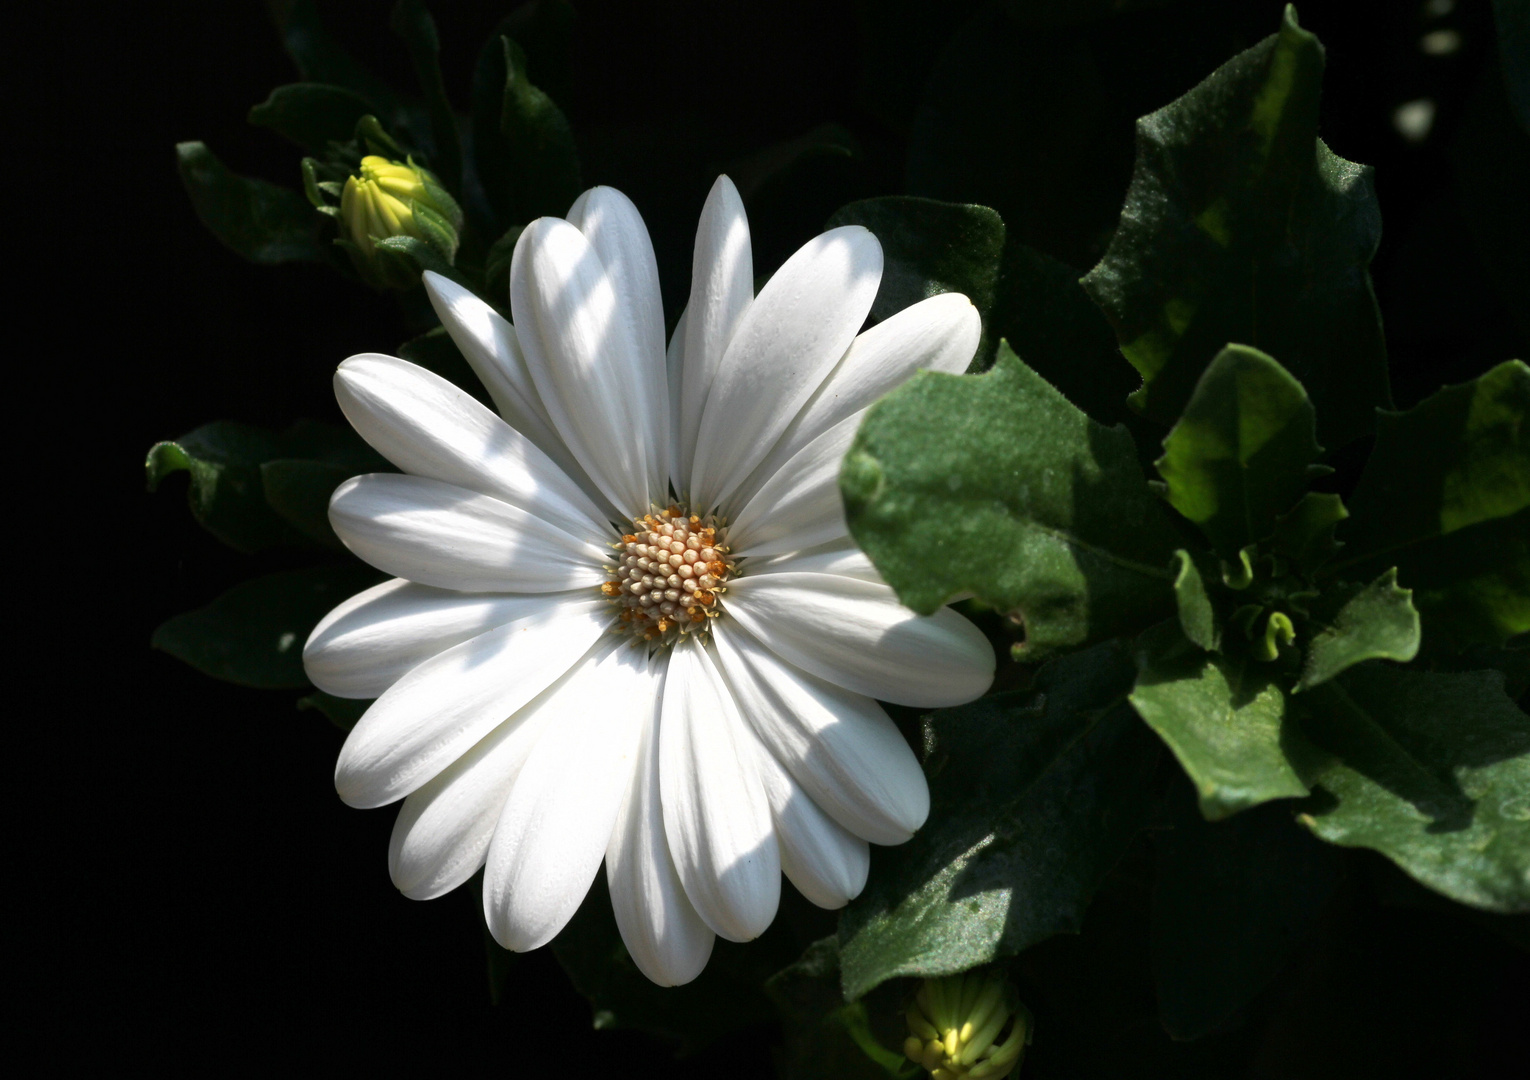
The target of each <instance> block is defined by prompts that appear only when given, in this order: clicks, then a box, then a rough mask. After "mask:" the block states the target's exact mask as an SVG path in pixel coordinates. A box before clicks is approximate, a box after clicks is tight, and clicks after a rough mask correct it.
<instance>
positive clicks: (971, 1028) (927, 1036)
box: [903, 969, 1032, 1080]
mask: <svg viewBox="0 0 1530 1080" xmlns="http://www.w3.org/2000/svg"><path fill="white" fill-rule="evenodd" d="M905 1016H906V1018H907V1020H908V1029H909V1032H910V1034H909V1037H908V1038H907V1039H906V1040H904V1043H903V1053H904V1055H905V1056H906V1057H907V1058H908V1059H909V1060H910V1061H912V1062H914V1063H915V1064H917V1065H921V1066H923V1067H924V1068H925V1070H926V1071H928V1072H929V1074H930V1076H932V1077H933V1078H934V1080H999V1078H1000V1077H1003V1076H1007V1075H1009V1074H1010V1071H1011V1070H1012V1069H1014V1068H1015V1066H1016V1065H1017V1064H1018V1063H1019V1061H1020V1058H1021V1055H1022V1054H1024V1053H1025V1046H1026V1044H1027V1043H1028V1042H1030V1040H1031V1027H1032V1025H1031V1014H1030V1010H1029V1009H1027V1008H1026V1007H1025V1006H1024V1005H1022V1004H1020V1001H1019V998H1018V996H1017V995H1016V993H1015V989H1014V987H1012V986H1011V985H1010V984H1009V983H1008V982H1006V981H1005V979H1004V976H1003V975H1002V974H1001V973H999V972H997V971H990V970H984V969H979V970H976V971H968V972H965V973H963V974H961V975H952V976H949V977H947V978H943V979H926V980H925V981H924V985H923V986H921V987H920V988H919V992H918V993H917V994H916V995H915V996H914V1001H913V1003H912V1004H911V1005H910V1006H909V1008H908V1011H907V1013H906V1014H905ZM1006 1029H1007V1030H1006Z"/></svg>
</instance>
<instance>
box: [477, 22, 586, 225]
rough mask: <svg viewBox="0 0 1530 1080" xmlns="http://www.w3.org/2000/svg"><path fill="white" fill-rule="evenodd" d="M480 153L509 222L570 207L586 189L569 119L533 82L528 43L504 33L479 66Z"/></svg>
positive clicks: (481, 169)
mask: <svg viewBox="0 0 1530 1080" xmlns="http://www.w3.org/2000/svg"><path fill="white" fill-rule="evenodd" d="M473 157H474V161H475V163H476V164H477V166H478V176H479V179H480V180H481V181H482V182H483V188H484V192H485V194H486V195H487V196H488V199H489V205H490V206H492V207H493V208H494V212H495V213H496V214H497V215H498V217H499V223H500V226H501V227H502V228H508V227H510V226H513V225H525V224H526V223H527V222H529V221H531V220H532V219H533V218H536V217H540V216H542V215H544V214H557V215H562V214H566V213H568V208H569V207H570V206H571V205H572V204H573V202H574V200H575V199H577V198H578V197H579V192H580V190H581V185H580V181H579V154H578V152H577V151H576V150H575V148H574V134H573V131H572V129H570V127H569V125H568V119H567V117H565V116H564V115H563V110H562V109H560V108H558V106H557V105H556V104H554V103H553V100H552V99H551V98H550V97H548V96H547V95H546V94H545V93H544V92H543V91H542V90H540V89H538V88H537V87H536V86H535V85H533V84H532V82H531V78H530V76H529V75H528V74H527V70H526V55H525V53H524V52H522V51H521V47H520V46H519V45H517V44H516V43H515V42H514V41H512V40H511V39H510V38H508V37H504V36H501V35H499V34H495V35H494V36H492V37H491V38H490V39H489V42H488V43H487V44H486V45H485V46H484V48H483V51H482V52H481V53H480V54H479V56H478V65H477V67H476V68H475V70H474V73H473Z"/></svg>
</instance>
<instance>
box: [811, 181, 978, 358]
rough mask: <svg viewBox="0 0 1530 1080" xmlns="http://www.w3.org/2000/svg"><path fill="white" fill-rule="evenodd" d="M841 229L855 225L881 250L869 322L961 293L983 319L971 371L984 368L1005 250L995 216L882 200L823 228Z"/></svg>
mask: <svg viewBox="0 0 1530 1080" xmlns="http://www.w3.org/2000/svg"><path fill="white" fill-rule="evenodd" d="M841 225H862V226H864V227H865V228H867V229H869V230H871V232H872V233H873V234H874V235H875V236H876V238H877V240H878V241H880V242H881V244H882V266H883V268H882V284H881V286H880V287H879V288H878V289H877V298H876V301H875V302H874V303H873V304H872V305H871V319H872V321H873V322H881V321H882V320H883V319H886V318H888V317H889V316H892V315H895V314H897V313H898V312H900V311H902V310H903V309H904V308H906V307H910V306H912V305H914V304H917V303H918V302H919V301H921V300H925V299H928V298H929V297H931V296H936V295H938V294H940V293H947V292H957V293H961V294H963V295H964V296H966V297H967V299H969V300H971V301H972V303H973V306H974V307H976V308H977V309H978V314H979V315H981V316H982V318H983V329H984V335H985V337H984V341H983V342H982V343H981V344H979V346H978V350H977V354H976V356H975V357H974V358H973V365H972V366H973V369H974V370H980V369H982V368H985V367H987V366H988V362H987V361H988V357H989V356H990V355H991V354H992V350H993V345H992V343H991V342H990V341H988V340H987V331H988V327H989V324H990V322H991V320H992V314H993V302H994V289H995V287H996V286H997V284H998V280H999V258H1000V255H1001V254H1002V253H1003V251H1004V222H1003V221H1002V220H1000V218H999V215H998V214H996V213H994V212H993V211H992V210H990V209H988V207H986V206H968V205H963V204H961V203H945V202H938V201H936V200H935V199H917V198H914V197H912V196H907V195H889V196H885V197H883V198H879V199H864V200H862V201H861V202H853V203H850V204H849V205H848V206H844V207H841V208H840V209H839V210H838V211H836V212H835V214H834V216H833V217H831V218H830V219H829V223H828V226H827V227H828V228H831V229H833V228H838V227H839V226H841Z"/></svg>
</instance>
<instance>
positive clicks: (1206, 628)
mask: <svg viewBox="0 0 1530 1080" xmlns="http://www.w3.org/2000/svg"><path fill="white" fill-rule="evenodd" d="M1174 558H1175V560H1176V561H1177V562H1178V563H1179V572H1178V573H1177V574H1175V576H1174V601H1175V603H1176V604H1177V605H1178V606H1179V628H1180V630H1181V631H1183V632H1184V635H1185V637H1187V638H1189V639H1190V641H1192V642H1193V643H1194V644H1196V645H1197V646H1199V647H1200V648H1202V649H1205V650H1206V651H1207V652H1217V651H1219V650H1220V649H1221V646H1222V620H1221V619H1220V618H1219V617H1218V615H1217V611H1216V607H1215V605H1214V604H1213V603H1212V601H1211V593H1210V592H1209V591H1208V590H1207V588H1206V581H1207V578H1208V575H1207V574H1206V573H1204V572H1203V571H1202V569H1201V568H1200V567H1199V566H1197V565H1196V563H1195V559H1194V557H1193V556H1192V555H1191V554H1190V552H1188V551H1184V550H1180V551H1176V552H1175V553H1174Z"/></svg>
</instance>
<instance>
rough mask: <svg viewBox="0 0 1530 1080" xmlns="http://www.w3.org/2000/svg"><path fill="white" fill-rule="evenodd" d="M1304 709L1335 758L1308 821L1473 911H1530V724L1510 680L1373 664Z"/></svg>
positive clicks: (1327, 687)
mask: <svg viewBox="0 0 1530 1080" xmlns="http://www.w3.org/2000/svg"><path fill="white" fill-rule="evenodd" d="M1302 701H1303V703H1304V704H1305V705H1306V706H1307V707H1308V708H1309V709H1311V710H1312V711H1313V714H1314V715H1313V716H1312V718H1311V720H1310V721H1309V722H1307V723H1306V724H1305V725H1304V726H1305V727H1306V729H1307V732H1308V734H1309V735H1310V736H1311V738H1312V740H1313V742H1315V743H1317V744H1318V745H1319V746H1320V747H1321V748H1322V749H1323V750H1324V751H1327V752H1328V753H1329V754H1331V755H1332V757H1331V759H1330V760H1329V761H1327V762H1326V763H1325V764H1323V765H1322V766H1321V768H1320V769H1319V771H1317V772H1316V774H1315V777H1314V781H1313V782H1314V784H1315V785H1316V786H1318V787H1320V788H1321V789H1322V790H1321V792H1320V793H1319V794H1318V795H1317V796H1315V797H1314V799H1313V801H1312V804H1311V805H1310V806H1309V807H1308V808H1307V812H1306V813H1304V814H1302V815H1301V817H1300V819H1299V820H1301V821H1302V823H1303V824H1305V825H1307V826H1308V827H1309V828H1310V829H1312V831H1313V832H1315V833H1317V835H1318V836H1320V837H1322V838H1323V839H1324V840H1327V841H1329V842H1330V843H1334V844H1342V845H1344V846H1346V847H1368V848H1373V849H1375V850H1376V851H1379V852H1381V853H1382V854H1383V855H1386V856H1387V857H1388V858H1390V859H1391V860H1392V861H1393V862H1395V863H1397V864H1398V865H1399V866H1401V867H1402V868H1403V869H1404V870H1406V871H1407V872H1408V873H1409V874H1411V875H1413V876H1414V877H1415V878H1417V879H1418V880H1419V881H1421V882H1423V883H1424V884H1425V885H1428V886H1429V887H1430V888H1431V889H1434V890H1436V891H1437V892H1441V893H1444V894H1445V895H1446V896H1449V897H1452V898H1453V899H1456V900H1459V901H1461V902H1462V903H1465V904H1471V905H1473V906H1475V907H1480V908H1486V909H1487V910H1489V911H1502V912H1523V911H1530V717H1527V716H1526V715H1525V714H1524V713H1523V712H1521V711H1520V710H1519V709H1518V708H1517V707H1516V706H1515V704H1514V703H1513V702H1512V701H1510V700H1509V699H1508V697H1507V696H1505V694H1504V692H1503V676H1502V675H1500V674H1499V673H1498V672H1496V671H1478V672H1469V673H1464V674H1438V673H1434V672H1423V671H1412V670H1409V669H1407V668H1398V667H1393V666H1391V665H1383V664H1365V665H1362V666H1361V667H1357V668H1354V669H1353V670H1351V671H1347V672H1345V673H1344V674H1343V675H1341V676H1340V677H1339V678H1337V679H1335V680H1334V681H1333V682H1330V683H1325V684H1324V685H1322V686H1320V687H1318V688H1316V689H1314V690H1313V691H1312V692H1311V693H1310V694H1303V695H1302Z"/></svg>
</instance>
